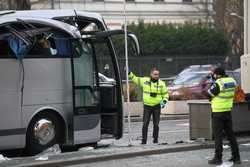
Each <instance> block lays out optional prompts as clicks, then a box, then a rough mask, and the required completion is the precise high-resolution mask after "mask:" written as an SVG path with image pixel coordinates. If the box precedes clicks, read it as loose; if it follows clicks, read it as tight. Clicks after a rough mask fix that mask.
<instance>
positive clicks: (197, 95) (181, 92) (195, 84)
mask: <svg viewBox="0 0 250 167" xmlns="http://www.w3.org/2000/svg"><path fill="white" fill-rule="evenodd" d="M226 74H227V75H229V76H231V77H233V78H234V79H235V80H236V82H237V84H238V85H240V73H239V72H236V71H226ZM211 84H212V78H211V71H199V72H197V71H196V72H192V71H191V72H186V73H185V75H183V74H182V75H178V77H177V78H176V79H175V80H174V81H173V82H172V83H171V84H170V85H169V86H168V91H169V97H170V100H191V99H206V98H207V97H206V95H204V93H203V92H204V91H207V89H208V88H209V87H210V86H211Z"/></svg>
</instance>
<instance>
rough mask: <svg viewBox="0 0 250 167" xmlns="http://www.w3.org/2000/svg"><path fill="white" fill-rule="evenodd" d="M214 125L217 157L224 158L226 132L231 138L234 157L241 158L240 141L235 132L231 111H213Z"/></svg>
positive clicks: (228, 137)
mask: <svg viewBox="0 0 250 167" xmlns="http://www.w3.org/2000/svg"><path fill="white" fill-rule="evenodd" d="M212 125H213V134H214V141H215V158H218V159H222V152H223V134H224V133H225V135H226V137H227V139H228V140H229V143H230V146H231V151H232V157H233V158H240V154H239V148H238V143H237V141H236V138H235V136H234V132H233V123H232V116H231V112H218V113H212Z"/></svg>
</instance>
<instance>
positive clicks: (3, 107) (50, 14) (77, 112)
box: [0, 10, 139, 153]
mask: <svg viewBox="0 0 250 167" xmlns="http://www.w3.org/2000/svg"><path fill="white" fill-rule="evenodd" d="M122 33H124V32H123V31H121V30H120V31H109V30H108V29H107V27H106V25H105V22H104V20H103V18H102V17H101V16H100V15H99V14H95V13H88V12H81V11H74V10H37V11H35V10H34V11H6V12H1V15H0V113H1V117H0V150H3V149H4V150H5V149H15V148H27V150H28V151H29V152H32V153H38V152H41V151H43V150H44V149H46V148H48V147H50V146H52V145H54V144H55V143H59V144H64V145H77V144H87V143H97V142H98V141H99V140H101V139H102V138H107V137H108V138H116V139H119V138H121V137H122V134H123V110H122V109H123V107H122V100H123V96H122V91H121V78H120V73H119V66H118V62H117V57H116V54H115V49H114V46H113V43H112V38H111V36H112V35H116V34H122ZM133 37H134V36H133ZM133 41H134V44H135V45H134V46H135V48H136V49H137V50H136V51H137V52H139V49H138V48H139V46H138V41H136V37H134V38H133ZM104 55H105V56H106V57H107V58H108V60H109V65H110V66H111V68H112V70H113V73H112V78H113V79H114V80H113V82H105V83H103V82H100V80H99V77H98V74H99V68H101V67H99V64H100V61H101V60H102V59H100V58H101V57H102V56H104Z"/></svg>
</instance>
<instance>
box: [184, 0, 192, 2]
mask: <svg viewBox="0 0 250 167" xmlns="http://www.w3.org/2000/svg"><path fill="white" fill-rule="evenodd" d="M192 1H193V0H182V2H192Z"/></svg>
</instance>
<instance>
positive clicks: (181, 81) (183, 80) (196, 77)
mask: <svg viewBox="0 0 250 167" xmlns="http://www.w3.org/2000/svg"><path fill="white" fill-rule="evenodd" d="M206 76H207V73H187V74H186V75H181V76H178V77H177V78H176V79H175V80H174V82H173V84H174V85H189V84H193V83H197V82H200V81H201V80H202V79H204V78H205V77H206Z"/></svg>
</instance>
